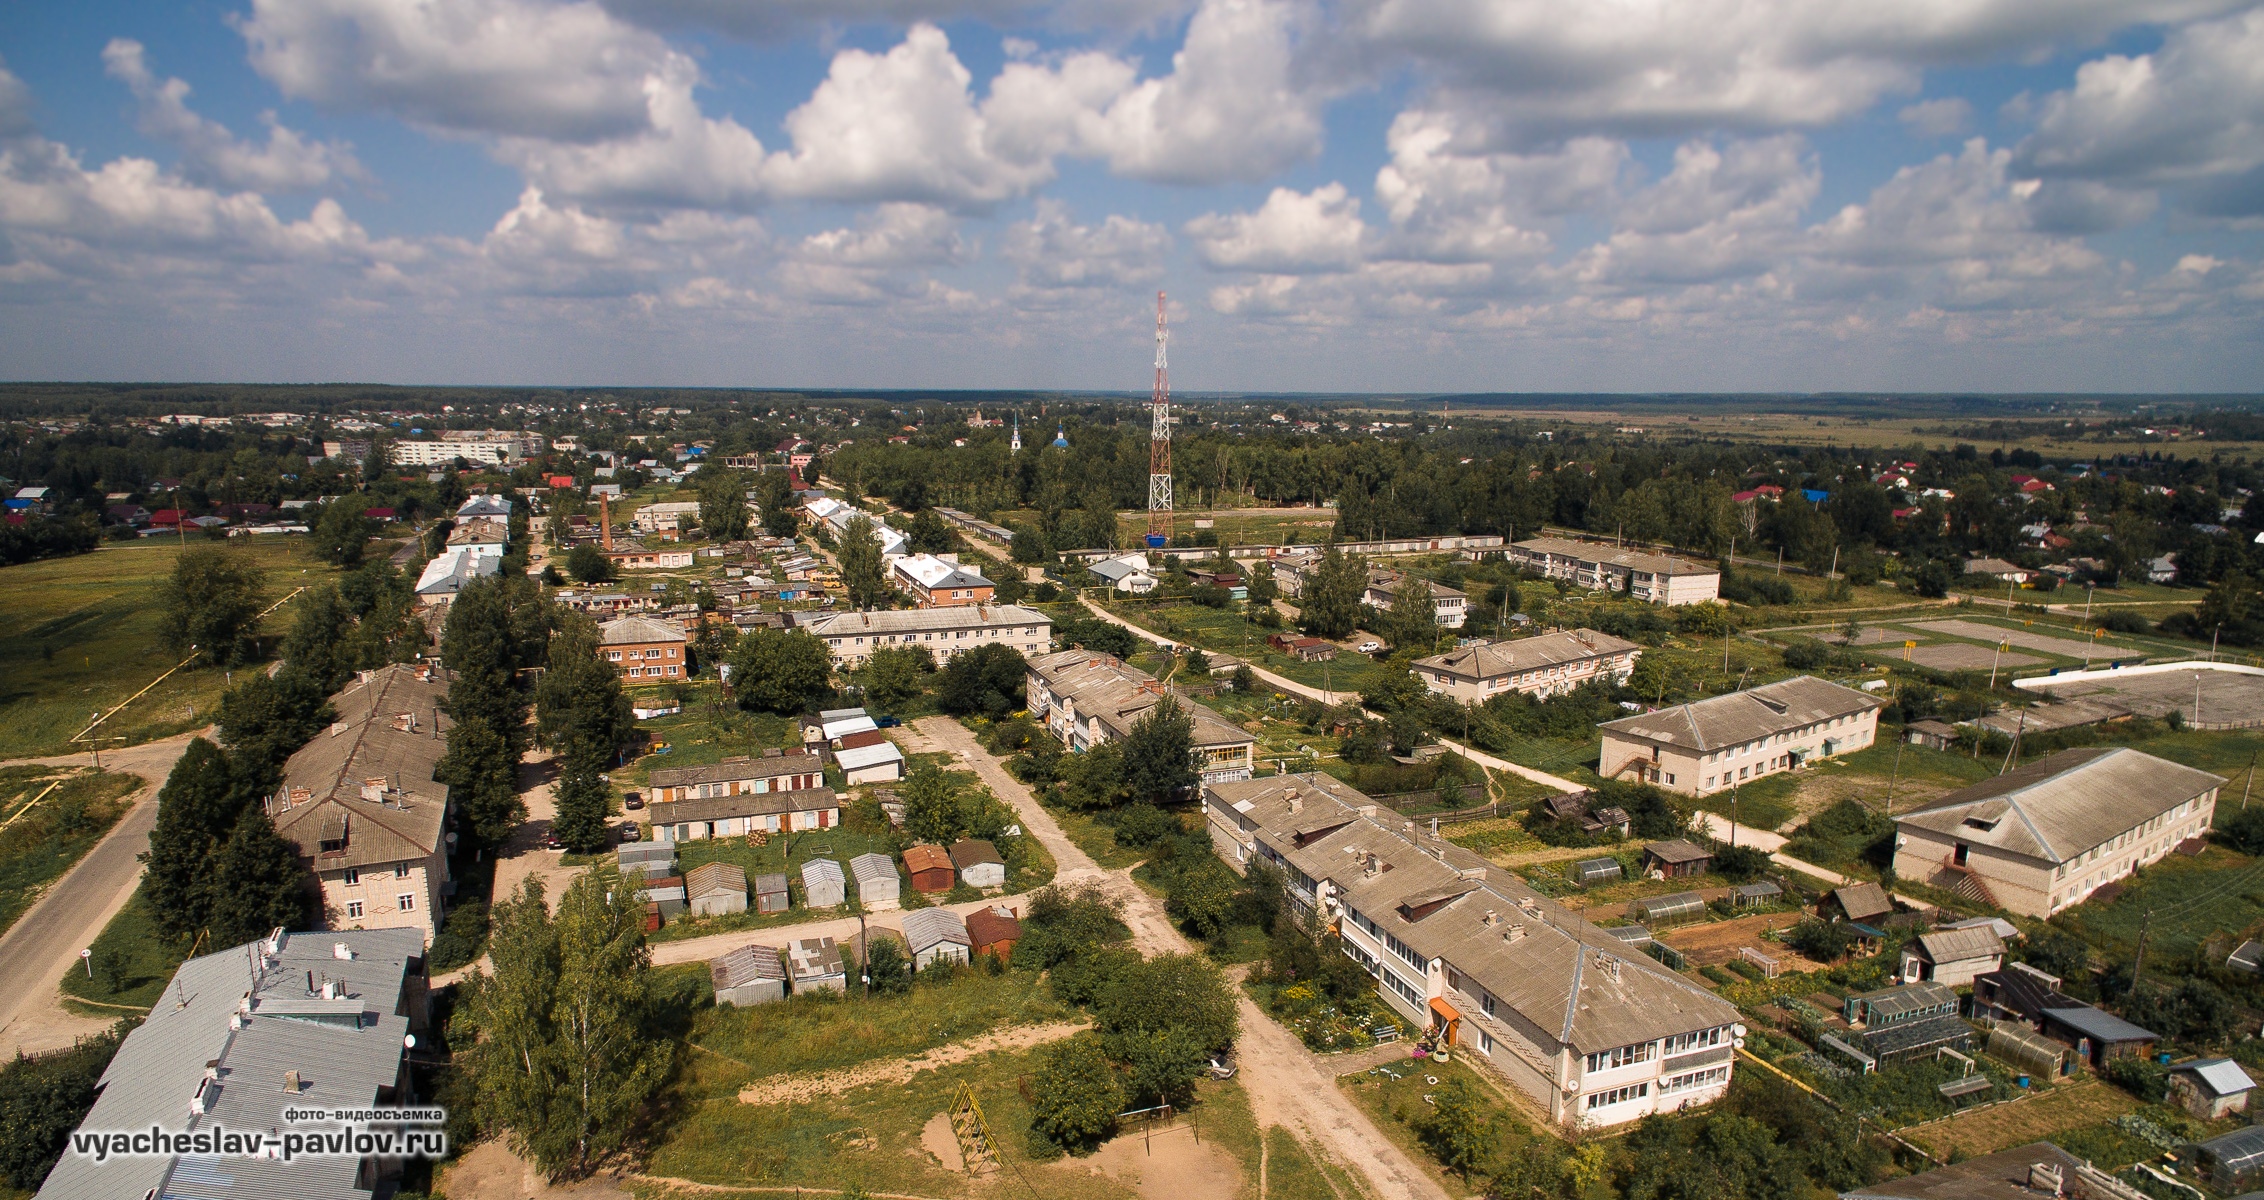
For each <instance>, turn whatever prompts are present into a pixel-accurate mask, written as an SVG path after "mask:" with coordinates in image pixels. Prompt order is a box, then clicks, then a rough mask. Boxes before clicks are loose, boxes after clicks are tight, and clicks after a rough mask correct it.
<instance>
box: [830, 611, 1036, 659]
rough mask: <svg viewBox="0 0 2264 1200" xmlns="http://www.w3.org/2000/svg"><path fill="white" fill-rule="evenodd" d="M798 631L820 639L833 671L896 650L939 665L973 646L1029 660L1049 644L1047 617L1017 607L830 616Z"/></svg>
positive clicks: (880, 612)
mask: <svg viewBox="0 0 2264 1200" xmlns="http://www.w3.org/2000/svg"><path fill="white" fill-rule="evenodd" d="M804 628H806V629H808V630H809V632H810V633H812V634H813V635H815V636H817V637H819V638H821V639H823V640H824V642H825V646H826V650H827V651H828V652H829V653H831V654H832V655H833V663H834V665H835V666H845V667H854V666H858V665H860V664H862V663H863V662H864V661H865V660H866V659H868V658H871V657H872V655H873V651H875V650H887V649H890V648H893V647H898V646H905V647H909V646H925V647H927V650H928V652H929V653H930V654H933V655H935V658H936V661H937V662H938V663H942V662H946V661H948V660H949V659H951V658H952V657H953V656H954V655H957V654H959V653H961V652H962V651H967V650H973V649H975V648H976V647H978V646H1012V647H1014V648H1015V649H1016V650H1019V651H1021V652H1022V656H1023V657H1024V658H1034V657H1036V656H1037V655H1040V654H1044V653H1045V652H1046V650H1047V649H1048V648H1049V647H1050V646H1051V645H1052V643H1053V618H1052V617H1049V616H1047V615H1046V614H1044V613H1042V612H1039V611H1038V610H1036V609H1034V608H1023V607H1022V606H1020V605H1018V604H976V605H969V606H961V607H956V608H900V609H886V610H883V611H879V612H844V613H833V614H830V615H828V616H824V617H820V618H818V619H817V620H815V621H812V622H810V623H809V624H808V625H806V626H804Z"/></svg>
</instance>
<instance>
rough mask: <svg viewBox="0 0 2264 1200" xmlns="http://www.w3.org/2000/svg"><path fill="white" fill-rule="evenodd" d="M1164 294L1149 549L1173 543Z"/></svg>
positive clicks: (1159, 304)
mask: <svg viewBox="0 0 2264 1200" xmlns="http://www.w3.org/2000/svg"><path fill="white" fill-rule="evenodd" d="M1168 337H1169V331H1168V330H1166V329H1165V328H1164V319H1163V293H1162V292H1157V293H1156V390H1155V394H1154V396H1153V397H1152V398H1151V399H1150V400H1149V401H1148V410H1149V411H1148V420H1149V426H1148V548H1149V549H1151V550H1160V549H1162V548H1163V547H1164V546H1166V545H1168V544H1169V543H1170V542H1171V376H1170V374H1169V370H1168V363H1167V361H1166V358H1165V356H1164V345H1165V342H1166V340H1167V339H1168Z"/></svg>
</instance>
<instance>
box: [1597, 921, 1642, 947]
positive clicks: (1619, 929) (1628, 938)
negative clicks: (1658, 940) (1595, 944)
mask: <svg viewBox="0 0 2264 1200" xmlns="http://www.w3.org/2000/svg"><path fill="white" fill-rule="evenodd" d="M1604 932H1605V933H1608V934H1610V935H1612V936H1613V937H1615V938H1618V939H1619V940H1620V941H1623V942H1626V943H1627V944H1628V945H1630V946H1635V947H1643V946H1648V945H1650V944H1651V931H1650V930H1648V929H1645V928H1643V927H1642V926H1641V925H1615V926H1613V927H1612V928H1610V929H1606V930H1605V931H1604Z"/></svg>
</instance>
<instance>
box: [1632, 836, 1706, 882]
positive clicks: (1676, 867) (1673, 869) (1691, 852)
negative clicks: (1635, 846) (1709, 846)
mask: <svg viewBox="0 0 2264 1200" xmlns="http://www.w3.org/2000/svg"><path fill="white" fill-rule="evenodd" d="M1713 866H1714V854H1713V851H1711V850H1702V849H1700V848H1699V847H1698V845H1697V843H1695V842H1692V841H1691V840H1690V839H1689V838H1672V839H1670V840H1668V841H1664V842H1652V843H1650V844H1649V845H1646V846H1644V847H1643V869H1644V870H1645V871H1647V872H1657V873H1658V875H1659V876H1660V877H1661V878H1663V879H1681V878H1684V877H1686V876H1691V875H1703V874H1705V873H1706V872H1708V871H1710V870H1712V869H1713Z"/></svg>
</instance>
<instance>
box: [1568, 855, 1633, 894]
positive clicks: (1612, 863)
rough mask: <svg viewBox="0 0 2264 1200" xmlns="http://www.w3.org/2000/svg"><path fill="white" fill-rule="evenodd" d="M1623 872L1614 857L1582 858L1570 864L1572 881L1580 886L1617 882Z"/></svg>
mask: <svg viewBox="0 0 2264 1200" xmlns="http://www.w3.org/2000/svg"><path fill="white" fill-rule="evenodd" d="M1625 874H1626V872H1625V871H1623V870H1621V869H1620V865H1619V860H1618V859H1616V858H1583V859H1581V860H1580V861H1579V862H1576V863H1574V864H1572V882H1574V883H1577V884H1579V885H1580V886H1581V887H1595V886H1596V885H1598V884H1603V883H1618V882H1619V881H1620V879H1621V878H1622V877H1623V876H1624V875H1625Z"/></svg>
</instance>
